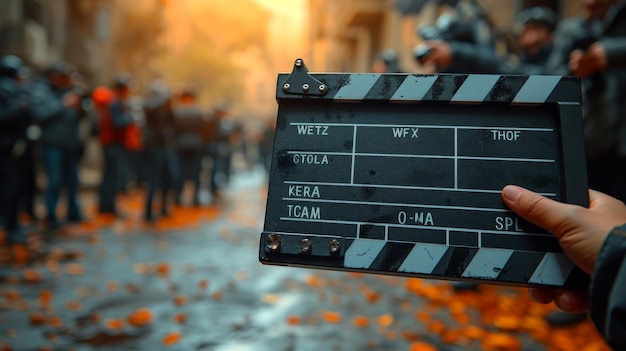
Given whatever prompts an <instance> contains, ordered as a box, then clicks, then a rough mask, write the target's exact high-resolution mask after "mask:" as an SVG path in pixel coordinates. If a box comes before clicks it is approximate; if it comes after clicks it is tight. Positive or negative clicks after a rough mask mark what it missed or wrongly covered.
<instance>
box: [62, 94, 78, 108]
mask: <svg viewBox="0 0 626 351" xmlns="http://www.w3.org/2000/svg"><path fill="white" fill-rule="evenodd" d="M63 106H65V107H69V108H74V109H77V108H79V107H80V96H78V94H76V93H74V92H69V93H66V94H65V95H63Z"/></svg>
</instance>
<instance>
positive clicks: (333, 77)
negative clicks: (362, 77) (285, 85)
mask: <svg viewBox="0 0 626 351" xmlns="http://www.w3.org/2000/svg"><path fill="white" fill-rule="evenodd" d="M312 76H313V77H314V78H318V79H320V81H321V82H322V83H324V84H326V86H327V87H328V92H327V93H326V95H324V96H322V97H321V98H324V99H332V98H334V97H335V95H337V92H338V91H339V89H341V88H342V87H343V86H344V85H346V84H348V83H349V82H350V74H349V73H345V74H321V75H319V76H318V75H315V74H313V75H312ZM281 89H282V88H281ZM305 97H312V96H305ZM315 97H316V98H317V96H315Z"/></svg>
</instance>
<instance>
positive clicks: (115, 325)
mask: <svg viewBox="0 0 626 351" xmlns="http://www.w3.org/2000/svg"><path fill="white" fill-rule="evenodd" d="M104 326H105V327H106V328H107V329H111V330H118V329H122V328H124V321H123V320H121V319H119V318H108V319H106V320H105V321H104Z"/></svg>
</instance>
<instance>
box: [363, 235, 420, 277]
mask: <svg viewBox="0 0 626 351" xmlns="http://www.w3.org/2000/svg"><path fill="white" fill-rule="evenodd" d="M413 247H415V244H411V243H396V242H387V243H386V244H385V246H384V247H383V249H382V250H380V253H378V256H376V258H375V259H374V261H373V262H372V264H371V265H370V267H369V268H370V269H373V270H377V271H384V272H397V271H398V268H400V266H401V265H402V263H403V262H404V260H405V259H406V257H407V256H408V255H409V253H411V250H413Z"/></svg>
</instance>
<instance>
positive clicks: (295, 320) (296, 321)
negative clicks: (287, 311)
mask: <svg viewBox="0 0 626 351" xmlns="http://www.w3.org/2000/svg"><path fill="white" fill-rule="evenodd" d="M287 324H289V325H298V324H300V317H298V316H289V317H287Z"/></svg>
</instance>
